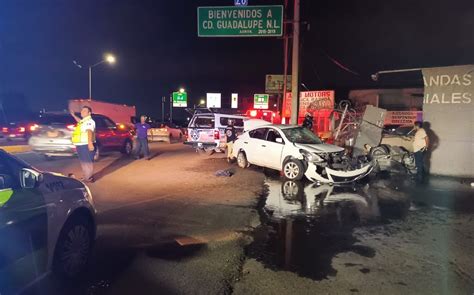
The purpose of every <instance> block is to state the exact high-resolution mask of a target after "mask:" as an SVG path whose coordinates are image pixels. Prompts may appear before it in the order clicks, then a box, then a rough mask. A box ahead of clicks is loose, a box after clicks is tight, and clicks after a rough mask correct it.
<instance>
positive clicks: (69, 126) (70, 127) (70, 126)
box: [66, 124, 76, 131]
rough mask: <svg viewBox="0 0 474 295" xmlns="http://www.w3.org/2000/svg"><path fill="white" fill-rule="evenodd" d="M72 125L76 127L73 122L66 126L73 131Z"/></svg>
mask: <svg viewBox="0 0 474 295" xmlns="http://www.w3.org/2000/svg"><path fill="white" fill-rule="evenodd" d="M74 127H76V125H74V124H71V125H67V126H66V128H67V129H69V130H71V131H74Z"/></svg>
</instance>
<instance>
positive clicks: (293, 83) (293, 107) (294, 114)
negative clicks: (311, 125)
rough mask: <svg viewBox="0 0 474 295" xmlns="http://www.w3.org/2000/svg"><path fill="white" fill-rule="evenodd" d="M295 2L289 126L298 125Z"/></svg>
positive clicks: (297, 0)
mask: <svg viewBox="0 0 474 295" xmlns="http://www.w3.org/2000/svg"><path fill="white" fill-rule="evenodd" d="M294 1H295V9H294V17H293V56H292V64H291V76H292V77H291V79H292V80H291V124H295V125H296V124H298V111H299V95H298V93H299V91H298V88H299V84H300V83H299V63H300V60H299V59H300V0H294Z"/></svg>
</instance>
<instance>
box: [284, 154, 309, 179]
mask: <svg viewBox="0 0 474 295" xmlns="http://www.w3.org/2000/svg"><path fill="white" fill-rule="evenodd" d="M304 172H305V171H304V167H303V163H301V161H299V160H296V159H291V160H288V161H287V162H286V163H285V164H284V165H283V175H284V176H285V177H286V178H287V179H289V180H301V179H302V178H303V175H304Z"/></svg>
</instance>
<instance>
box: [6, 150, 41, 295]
mask: <svg viewBox="0 0 474 295" xmlns="http://www.w3.org/2000/svg"><path fill="white" fill-rule="evenodd" d="M15 163H16V162H15V161H13V160H12V159H11V158H9V156H7V155H6V154H4V153H0V294H9V293H16V292H18V291H19V290H20V288H22V287H24V286H25V285H27V284H28V283H30V282H31V281H32V280H34V279H35V278H37V277H39V276H40V275H42V274H44V273H45V272H46V267H47V255H48V252H47V239H48V215H47V206H46V204H45V199H44V197H43V195H42V194H41V193H40V192H39V190H37V189H25V188H22V186H21V184H20V172H21V167H19V165H18V163H16V164H15Z"/></svg>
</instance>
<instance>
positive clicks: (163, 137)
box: [148, 122, 183, 143]
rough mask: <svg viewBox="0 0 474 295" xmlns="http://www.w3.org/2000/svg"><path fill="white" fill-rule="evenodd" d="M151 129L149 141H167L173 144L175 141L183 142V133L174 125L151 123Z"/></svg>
mask: <svg viewBox="0 0 474 295" xmlns="http://www.w3.org/2000/svg"><path fill="white" fill-rule="evenodd" d="M150 125H151V129H150V130H148V140H149V141H166V142H168V143H171V141H173V140H182V139H183V131H182V130H181V128H180V127H178V126H176V125H175V124H173V123H160V122H155V123H151V124H150Z"/></svg>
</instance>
